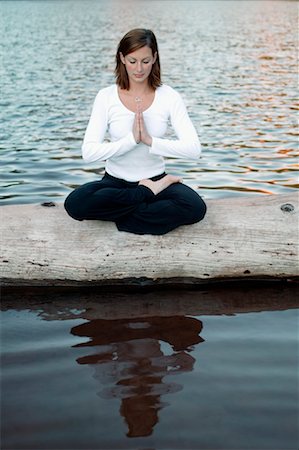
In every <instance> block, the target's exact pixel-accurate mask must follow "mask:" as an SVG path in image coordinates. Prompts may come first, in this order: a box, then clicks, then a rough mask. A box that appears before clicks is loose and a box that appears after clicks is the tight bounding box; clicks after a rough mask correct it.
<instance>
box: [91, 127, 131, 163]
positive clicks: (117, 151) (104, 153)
mask: <svg viewBox="0 0 299 450" xmlns="http://www.w3.org/2000/svg"><path fill="white" fill-rule="evenodd" d="M135 145H136V141H135V139H134V137H133V133H132V132H130V133H129V134H127V136H125V137H124V138H122V139H119V140H118V141H114V142H97V141H96V140H89V139H88V136H87V137H86V138H85V139H84V142H83V145H82V157H83V159H84V161H86V162H95V161H105V160H107V159H109V158H111V157H112V156H118V155H122V154H124V153H126V152H128V151H130V150H131V149H132V148H134V147H135Z"/></svg>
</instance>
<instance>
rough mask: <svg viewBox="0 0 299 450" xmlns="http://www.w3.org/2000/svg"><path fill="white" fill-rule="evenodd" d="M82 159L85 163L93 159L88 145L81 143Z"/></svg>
mask: <svg viewBox="0 0 299 450" xmlns="http://www.w3.org/2000/svg"><path fill="white" fill-rule="evenodd" d="M81 152H82V159H83V161H84V162H86V163H91V162H93V161H94V158H93V152H92V149H91V148H90V146H89V145H87V144H83V145H82V148H81Z"/></svg>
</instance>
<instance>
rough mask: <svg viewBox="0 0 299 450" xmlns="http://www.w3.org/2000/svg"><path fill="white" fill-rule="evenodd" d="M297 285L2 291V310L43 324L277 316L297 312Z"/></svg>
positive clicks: (298, 306) (20, 289)
mask: <svg viewBox="0 0 299 450" xmlns="http://www.w3.org/2000/svg"><path fill="white" fill-rule="evenodd" d="M298 293H299V284H298V283H291V282H290V283H284V282H277V281H275V282H271V283H269V282H266V283H264V282H257V283H248V282H247V281H246V282H242V283H239V282H238V283H235V282H234V283H224V284H223V283H220V284H214V285H211V286H209V287H208V288H207V287H203V286H201V287H200V288H196V289H192V290H185V289H181V290H179V291H178V290H175V291H174V290H171V289H167V290H165V289H162V290H161V289H160V290H157V289H153V291H152V292H151V291H149V292H148V291H146V292H145V291H143V290H137V292H134V291H133V292H129V293H123V292H101V290H99V289H96V288H95V289H92V288H87V289H85V288H84V289H78V288H74V289H72V288H71V289H69V288H51V287H40V288H39V287H38V288H36V287H34V288H32V287H18V288H12V287H8V288H3V289H2V299H1V309H2V310H9V309H14V310H24V309H26V310H30V311H36V312H37V313H38V315H39V316H40V317H42V318H43V319H44V320H67V319H75V318H83V319H86V320H95V319H105V320H108V321H110V320H122V319H128V320H129V319H134V318H142V317H143V318H146V317H153V316H155V317H166V316H168V317H173V316H203V315H215V314H228V315H230V314H239V313H248V312H261V311H279V310H280V311H282V310H286V309H297V308H299V295H298Z"/></svg>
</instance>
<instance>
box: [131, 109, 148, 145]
mask: <svg viewBox="0 0 299 450" xmlns="http://www.w3.org/2000/svg"><path fill="white" fill-rule="evenodd" d="M133 136H134V139H135V141H136V143H137V144H139V143H140V142H143V144H145V145H148V146H151V145H152V137H151V136H150V135H149V134H148V132H147V129H146V126H145V123H144V118H143V113H142V111H141V109H140V108H137V111H136V113H135V119H134V123H133Z"/></svg>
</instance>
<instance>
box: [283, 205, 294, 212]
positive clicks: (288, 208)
mask: <svg viewBox="0 0 299 450" xmlns="http://www.w3.org/2000/svg"><path fill="white" fill-rule="evenodd" d="M280 209H281V210H282V211H283V212H292V211H294V209H295V208H294V205H292V203H284V204H283V205H281V207H280Z"/></svg>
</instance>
